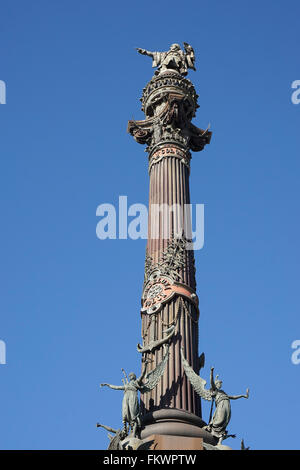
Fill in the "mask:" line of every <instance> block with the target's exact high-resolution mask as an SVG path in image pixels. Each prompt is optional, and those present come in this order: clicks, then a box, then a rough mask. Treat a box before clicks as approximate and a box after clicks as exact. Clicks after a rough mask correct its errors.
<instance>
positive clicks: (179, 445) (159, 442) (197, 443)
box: [143, 434, 204, 450]
mask: <svg viewBox="0 0 300 470" xmlns="http://www.w3.org/2000/svg"><path fill="white" fill-rule="evenodd" d="M143 441H144V442H149V450H204V449H203V439H202V438H201V437H184V436H171V435H168V434H151V436H148V437H147V438H146V439H143ZM150 443H151V445H150Z"/></svg>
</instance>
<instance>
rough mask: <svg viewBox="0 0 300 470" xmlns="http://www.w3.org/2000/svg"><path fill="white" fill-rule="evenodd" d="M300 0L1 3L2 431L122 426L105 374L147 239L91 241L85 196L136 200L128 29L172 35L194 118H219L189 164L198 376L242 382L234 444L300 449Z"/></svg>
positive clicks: (135, 293)
mask: <svg viewBox="0 0 300 470" xmlns="http://www.w3.org/2000/svg"><path fill="white" fill-rule="evenodd" d="M299 14H300V4H299V2H297V1H291V0H288V1H285V2H283V1H279V0H277V1H275V0H272V1H269V0H264V1H263V2H261V1H257V0H251V1H247V0H243V2H241V1H234V0H228V1H226V2H224V1H221V0H219V1H217V0H211V1H210V2H207V1H203V0H197V1H194V0H191V1H189V2H188V3H184V2H179V1H177V0H175V1H172V2H165V1H159V2H158V1H156V0H154V1H152V2H151V3H149V2H140V1H139V2H138V1H131V2H129V3H128V2H101V1H95V0H86V1H85V2H83V1H78V0H72V1H69V0H61V1H58V0H53V1H51V2H50V1H45V0H39V1H25V0H22V1H15V0H9V1H8V0H2V1H1V17H0V31H1V32H0V80H4V81H5V83H6V87H7V97H6V100H7V103H6V105H0V123H1V131H0V132H1V140H0V148H1V159H0V188H1V198H0V213H1V231H0V237H1V244H0V251H1V258H0V259H1V270H0V276H1V279H0V281H1V295H0V312H1V319H0V339H1V340H3V341H5V343H6V348H7V364H6V365H0V448H1V449H105V448H107V445H108V439H107V436H106V432H105V431H103V430H101V429H97V428H96V423H97V422H101V423H103V424H106V425H110V426H112V427H115V428H118V427H120V426H121V401H122V392H118V391H113V390H109V389H100V388H99V384H100V382H109V383H113V384H121V379H122V373H121V368H122V367H123V368H125V369H126V371H127V372H129V371H131V370H133V371H136V372H137V373H138V372H139V371H140V355H139V354H138V353H137V351H136V344H137V343H138V342H140V341H141V336H140V335H141V322H140V313H139V307H140V297H141V292H142V284H143V274H144V258H145V247H146V240H135V241H134V240H99V239H98V238H97V237H96V225H97V222H98V221H99V217H96V209H97V207H98V205H99V204H102V203H111V204H116V205H117V202H118V197H119V195H126V196H127V197H128V203H129V204H133V203H143V204H147V203H148V184H149V181H148V172H147V155H146V154H145V153H144V148H143V146H141V145H138V144H137V143H136V142H135V141H134V140H133V138H132V137H131V136H129V135H128V134H127V133H126V127H127V121H128V120H129V119H132V117H133V116H134V118H135V119H143V114H142V112H141V110H140V102H139V98H140V97H141V92H142V89H143V87H144V86H145V85H146V83H147V82H148V81H149V80H150V79H151V77H152V74H153V70H152V68H151V59H150V58H148V57H144V56H140V55H139V54H137V52H136V51H135V47H142V48H146V49H148V50H158V51H164V50H168V48H169V46H170V44H172V43H174V42H177V43H180V44H182V43H183V41H186V42H188V43H190V44H192V46H193V47H194V49H195V53H196V68H197V72H194V71H190V72H189V75H188V78H190V79H191V80H192V81H193V83H194V85H195V87H196V90H197V92H198V94H199V95H200V98H199V103H200V106H201V107H200V109H199V110H198V112H197V116H196V118H195V119H194V121H193V122H194V124H195V125H197V126H198V127H202V128H204V129H205V128H206V127H207V125H208V123H211V129H212V131H213V137H212V141H211V144H210V145H209V146H207V147H206V148H205V150H204V151H203V152H201V153H195V154H194V155H193V159H192V162H191V163H192V168H191V178H190V183H191V198H192V202H193V203H198V204H200V203H202V204H204V205H205V244H204V247H203V249H202V250H199V251H197V252H196V253H195V258H196V269H197V286H198V295H199V298H200V310H201V316H200V323H199V332H200V335H199V336H200V341H199V352H201V351H205V354H206V366H205V369H204V370H203V371H202V374H203V375H204V378H208V377H209V369H210V366H211V365H213V366H214V367H215V372H216V373H219V374H220V375H221V378H222V379H223V388H224V390H225V391H226V392H227V393H230V394H240V393H245V390H246V388H247V387H249V388H250V398H249V400H247V401H246V400H238V401H236V402H233V403H232V420H231V422H230V425H229V431H230V432H231V433H236V434H237V439H235V440H233V439H230V440H228V441H226V444H228V445H230V446H232V447H233V448H235V449H238V448H239V446H240V440H241V438H244V440H245V444H246V445H249V446H250V447H251V448H252V449H299V448H300V443H299V413H300V403H299V388H300V365H294V364H292V361H291V356H292V353H293V350H292V348H291V344H292V342H293V341H294V340H296V339H300V321H299V307H300V301H299V261H300V251H299V239H300V223H299V193H300V185H299V175H300V161H299V146H300V135H299V122H300V105H294V104H292V102H291V95H292V89H291V84H292V82H293V81H294V80H297V79H298V80H299V79H300V69H299V42H300V29H299ZM129 220H130V218H129ZM203 408H204V410H203V418H204V420H207V419H208V416H209V409H208V407H207V405H204V407H203Z"/></svg>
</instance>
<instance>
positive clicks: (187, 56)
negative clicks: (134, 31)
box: [136, 42, 196, 76]
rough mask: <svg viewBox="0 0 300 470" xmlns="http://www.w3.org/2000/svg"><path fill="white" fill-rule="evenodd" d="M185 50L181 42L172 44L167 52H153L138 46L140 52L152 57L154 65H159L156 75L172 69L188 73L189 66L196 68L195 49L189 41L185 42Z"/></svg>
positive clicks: (183, 73) (184, 73) (182, 73)
mask: <svg viewBox="0 0 300 470" xmlns="http://www.w3.org/2000/svg"><path fill="white" fill-rule="evenodd" d="M183 44H184V49H185V52H183V50H182V49H181V47H180V45H179V44H172V45H171V47H170V49H169V50H168V51H167V52H151V51H146V49H141V48H140V47H137V48H136V49H137V51H138V52H139V53H140V54H143V55H147V56H149V57H152V60H153V62H152V67H157V70H156V72H155V75H159V74H161V73H163V72H167V71H170V70H173V71H176V72H179V73H180V74H181V75H184V76H185V75H187V73H188V68H190V69H193V70H196V69H195V54H194V49H193V48H192V46H190V45H189V44H188V43H187V42H184V43H183Z"/></svg>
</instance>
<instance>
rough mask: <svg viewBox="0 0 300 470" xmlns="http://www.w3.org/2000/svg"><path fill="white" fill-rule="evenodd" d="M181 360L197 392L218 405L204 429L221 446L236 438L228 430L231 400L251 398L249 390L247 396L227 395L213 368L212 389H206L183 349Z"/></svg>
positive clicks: (211, 372)
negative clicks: (228, 438) (223, 442)
mask: <svg viewBox="0 0 300 470" xmlns="http://www.w3.org/2000/svg"><path fill="white" fill-rule="evenodd" d="M181 359H182V364H183V367H184V371H185V373H186V376H187V378H188V380H189V381H190V383H191V385H192V387H193V389H194V390H195V392H196V393H197V394H198V395H199V396H200V397H201V398H203V399H204V400H207V401H213V402H214V403H215V405H216V409H215V411H214V414H213V416H210V419H209V423H208V425H207V426H205V428H204V429H206V430H207V431H209V432H210V433H211V434H212V435H213V436H214V437H216V438H217V439H218V444H221V443H222V441H223V440H224V439H226V438H227V437H235V435H229V434H228V431H227V430H226V428H227V426H228V423H229V421H230V418H231V405H230V400H238V399H239V398H249V389H247V390H246V394H245V395H227V393H225V392H224V390H222V389H221V387H222V384H223V382H222V381H221V380H219V379H218V377H219V376H218V375H216V380H215V379H214V368H213V367H211V370H210V389H206V388H205V386H206V380H204V379H203V378H202V377H200V375H197V374H196V373H195V371H194V370H193V368H192V367H191V366H190V365H189V363H188V361H187V360H186V359H185V357H184V355H183V351H182V349H181ZM212 404H213V403H212Z"/></svg>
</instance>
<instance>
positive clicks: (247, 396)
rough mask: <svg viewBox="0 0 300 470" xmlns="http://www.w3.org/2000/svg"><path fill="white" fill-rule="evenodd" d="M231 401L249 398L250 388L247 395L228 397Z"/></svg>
mask: <svg viewBox="0 0 300 470" xmlns="http://www.w3.org/2000/svg"><path fill="white" fill-rule="evenodd" d="M228 398H229V399H230V400H238V399H239V398H249V388H247V390H246V395H232V396H230V395H228Z"/></svg>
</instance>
